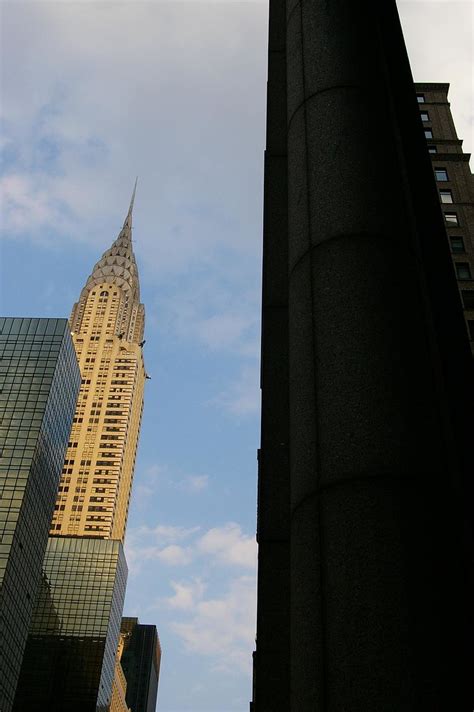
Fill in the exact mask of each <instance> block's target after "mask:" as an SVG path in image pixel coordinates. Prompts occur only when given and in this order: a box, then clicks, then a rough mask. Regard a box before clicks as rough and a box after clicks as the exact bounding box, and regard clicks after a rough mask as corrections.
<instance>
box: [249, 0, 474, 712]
mask: <svg viewBox="0 0 474 712" xmlns="http://www.w3.org/2000/svg"><path fill="white" fill-rule="evenodd" d="M285 90H286V91H285ZM265 167H266V174H265V218H264V224H265V227H264V258H263V265H264V282H263V284H264V286H263V330H262V448H261V452H260V455H259V503H258V541H259V582H258V612H257V648H256V656H255V687H254V709H256V710H257V712H275V710H285V712H286V710H292V711H294V712H315V711H316V712H320V711H321V712H322V711H323V710H324V712H328V711H331V712H340V711H341V710H345V709H350V710H351V712H355V711H359V710H360V712H372V711H373V712H379V711H380V710H384V712H385V711H387V712H390V711H392V710H393V712H404V711H407V712H408V710H410V711H412V710H413V711H414V710H417V711H418V710H426V712H428V711H430V712H431V711H432V710H440V712H441V710H445V709H459V710H467V709H472V685H471V671H472V663H473V660H472V654H470V653H468V650H469V645H468V643H469V642H470V640H472V635H473V629H472V528H471V525H472V467H471V462H472V457H471V452H470V446H469V442H470V439H471V438H472V432H473V421H472V403H473V402H474V390H473V380H472V376H473V371H472V360H471V354H470V349H469V342H468V339H467V333H466V327H465V322H464V319H463V314H462V307H461V302H460V298H459V292H458V289H457V285H456V279H455V274H454V271H453V269H452V265H451V257H450V252H449V247H448V242H447V240H446V231H445V227H444V221H443V216H442V213H441V210H440V205H439V194H438V191H437V189H436V184H435V181H434V179H433V173H432V167H431V165H430V158H429V154H428V152H427V150H426V139H425V137H424V135H423V129H422V124H421V122H420V117H419V106H418V105H417V101H416V96H415V91H414V88H413V81H412V77H411V72H410V68H409V64H408V59H407V56H406V50H405V46H404V42H403V36H402V32H401V28H400V25H399V20H398V15H397V11H396V5H395V2H393V1H391V0H387V2H384V3H380V2H371V1H369V0H363V1H362V2H359V3H352V2H349V1H348V0H333V1H332V2H323V1H322V0H300V1H298V0H289V1H288V2H280V1H279V0H272V1H271V2H270V40H269V81H268V119H267V152H266V161H265ZM286 196H287V200H286ZM286 205H287V206H288V219H287V223H286V222H285V206H286ZM286 314H287V315H288V319H287V321H286V318H285V317H286ZM286 373H288V377H286ZM286 399H287V400H286ZM287 403H288V406H287ZM286 452H289V465H287V462H288V460H287V459H286V457H285V454H286ZM288 551H289V553H288Z"/></svg>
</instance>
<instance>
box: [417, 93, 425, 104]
mask: <svg viewBox="0 0 474 712" xmlns="http://www.w3.org/2000/svg"><path fill="white" fill-rule="evenodd" d="M416 100H417V102H418V103H419V104H424V103H425V95H424V94H417V95H416Z"/></svg>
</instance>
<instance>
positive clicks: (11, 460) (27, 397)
mask: <svg viewBox="0 0 474 712" xmlns="http://www.w3.org/2000/svg"><path fill="white" fill-rule="evenodd" d="M79 384H80V374H79V369H78V366H77V361H76V355H75V352H74V347H73V344H72V340H71V336H70V334H69V326H68V322H67V320H66V319H21V318H18V319H15V318H1V319H0V709H1V710H2V712H9V710H11V709H12V703H13V698H14V693H15V689H16V686H17V680H18V675H19V673H20V666H21V661H22V656H23V651H24V648H25V644H26V640H27V635H28V628H29V625H30V621H31V616H32V611H33V605H34V601H35V598H36V595H37V591H38V587H39V586H40V582H41V565H42V562H43V556H44V553H45V550H46V545H47V541H48V530H49V525H50V521H51V517H52V513H53V508H54V502H55V499H56V495H57V490H58V483H59V478H60V475H61V468H62V465H63V459H64V453H65V450H66V447H67V443H68V437H69V432H70V429H71V422H72V418H73V415H74V409H75V405H76V399H77V394H78V391H79Z"/></svg>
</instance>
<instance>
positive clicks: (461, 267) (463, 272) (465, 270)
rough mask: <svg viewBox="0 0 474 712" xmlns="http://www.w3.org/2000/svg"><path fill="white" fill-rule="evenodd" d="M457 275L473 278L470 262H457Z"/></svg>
mask: <svg viewBox="0 0 474 712" xmlns="http://www.w3.org/2000/svg"><path fill="white" fill-rule="evenodd" d="M456 276H457V278H458V279H471V268H470V266H469V263H468V262H456Z"/></svg>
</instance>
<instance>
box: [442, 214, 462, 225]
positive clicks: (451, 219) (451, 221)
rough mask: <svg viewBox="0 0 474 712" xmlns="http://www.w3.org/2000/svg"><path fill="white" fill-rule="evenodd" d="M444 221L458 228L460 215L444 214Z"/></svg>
mask: <svg viewBox="0 0 474 712" xmlns="http://www.w3.org/2000/svg"><path fill="white" fill-rule="evenodd" d="M444 219H445V220H446V222H447V223H448V225H450V226H451V227H454V226H456V227H457V226H458V225H459V220H458V214H457V213H445V214H444Z"/></svg>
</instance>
